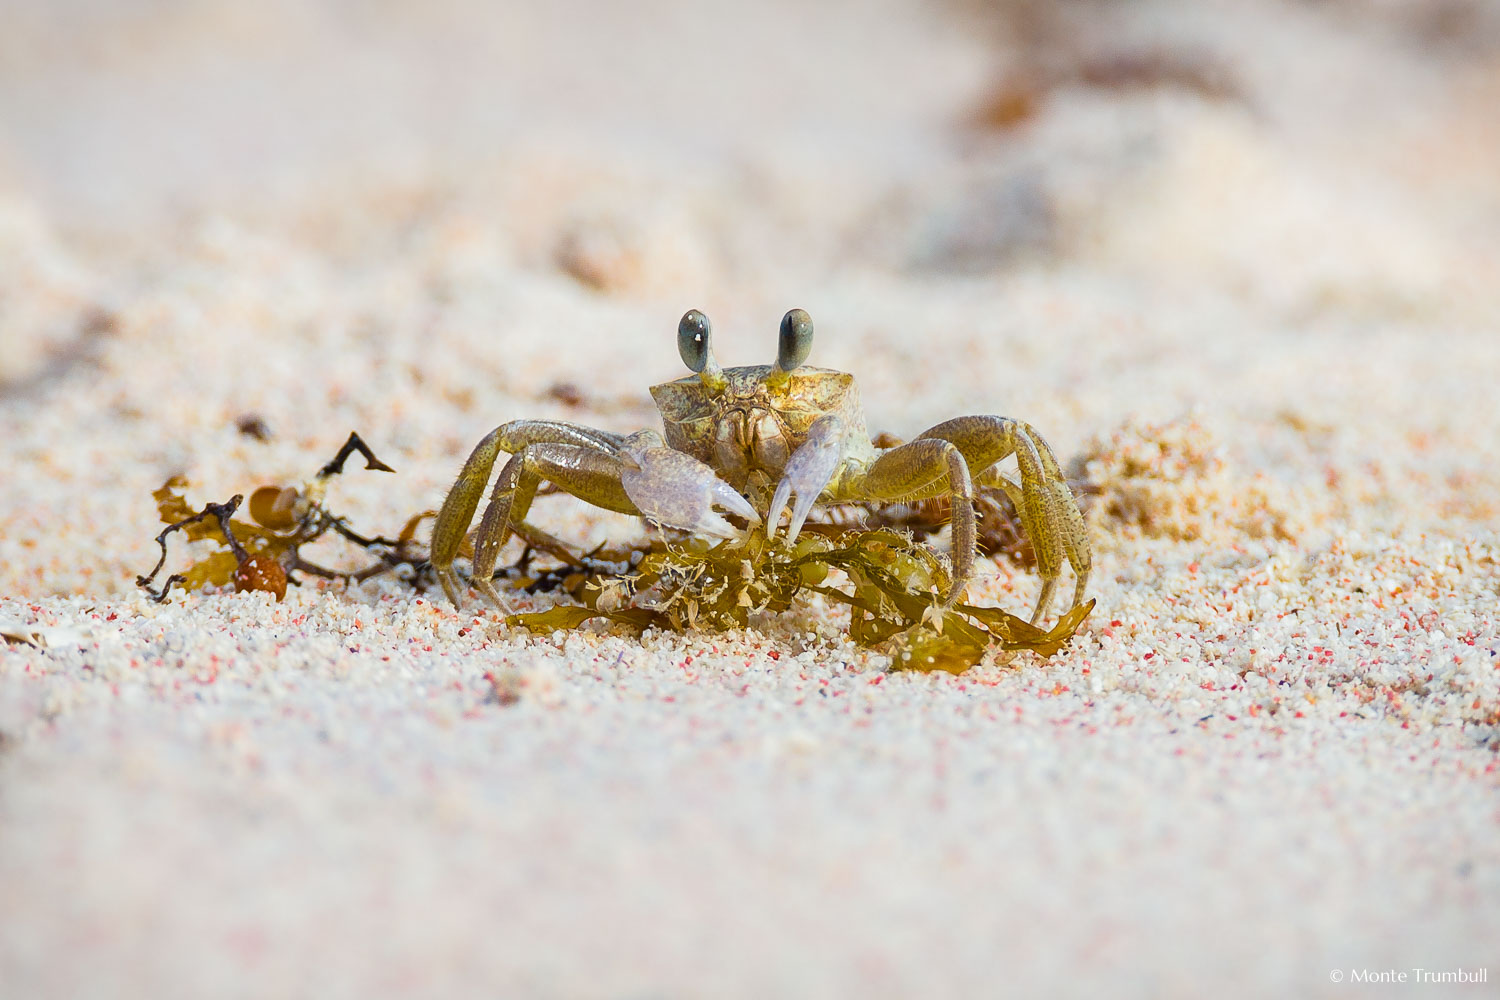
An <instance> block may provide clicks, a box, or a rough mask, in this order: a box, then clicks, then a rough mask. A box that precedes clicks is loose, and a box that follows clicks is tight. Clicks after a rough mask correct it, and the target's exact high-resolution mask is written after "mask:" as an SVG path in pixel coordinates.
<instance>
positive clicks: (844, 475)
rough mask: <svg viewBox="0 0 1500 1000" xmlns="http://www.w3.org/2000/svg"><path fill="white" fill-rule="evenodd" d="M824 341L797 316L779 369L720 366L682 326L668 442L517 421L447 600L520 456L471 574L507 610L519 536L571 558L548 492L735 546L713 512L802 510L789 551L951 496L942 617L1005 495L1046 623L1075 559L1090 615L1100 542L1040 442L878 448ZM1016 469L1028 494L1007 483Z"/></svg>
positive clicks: (666, 394) (1000, 430) (1011, 426)
mask: <svg viewBox="0 0 1500 1000" xmlns="http://www.w3.org/2000/svg"><path fill="white" fill-rule="evenodd" d="M812 335H813V327H812V320H811V318H809V316H808V315H807V313H806V312H804V311H802V310H801V309H793V310H791V311H790V312H788V313H787V314H786V316H785V317H783V319H782V321H781V337H780V344H779V349H778V352H777V357H776V363H775V364H774V365H752V366H748V367H743V368H727V369H726V368H720V367H719V365H718V363H717V362H716V361H715V360H714V356H713V352H712V350H711V348H710V342H709V341H710V326H709V322H708V317H707V316H705V315H704V314H703V313H701V312H699V311H698V310H696V309H693V310H689V311H688V312H687V313H686V314H685V315H684V316H683V317H682V321H681V322H680V323H679V324H678V328H677V349H678V352H679V353H680V354H681V356H682V360H683V363H684V364H686V365H687V367H688V368H689V369H690V370H691V371H692V372H693V373H694V374H692V375H689V376H687V377H685V378H681V379H678V380H677V381H675V382H666V383H663V384H661V385H657V386H653V387H652V388H651V396H652V398H653V399H654V400H655V401H656V405H657V408H658V409H659V410H660V411H661V416H662V424H663V431H664V434H658V433H657V432H656V431H653V430H642V431H637V432H636V433H634V434H630V435H620V434H614V433H611V432H609V431H601V430H595V429H594V428H591V427H585V426H582V425H579V424H572V423H566V422H563V421H557V420H513V421H511V422H510V423H506V424H502V425H501V426H499V427H497V428H495V429H494V430H493V431H491V432H490V433H489V434H487V435H486V436H485V438H484V439H483V440H482V441H480V442H479V444H478V446H476V447H475V449H474V451H473V453H472V454H470V455H469V459H468V461H466V462H465V463H464V467H463V470H462V471H460V472H459V474H458V480H457V481H456V482H455V483H454V484H453V488H452V489H451V490H449V492H448V496H447V498H446V499H445V500H444V501H443V507H442V510H441V511H440V512H439V513H438V516H437V521H436V523H435V524H434V526H433V530H432V551H431V558H432V567H433V571H434V573H435V575H436V576H437V579H438V580H439V581H440V582H441V583H442V586H443V591H444V592H445V593H446V594H447V595H448V599H449V600H451V601H452V602H453V603H454V604H455V605H459V606H461V601H460V599H459V589H458V579H457V577H456V574H455V572H454V569H453V560H454V558H455V557H456V556H457V554H458V550H459V546H460V544H461V543H462V542H463V539H464V536H465V534H466V533H467V532H468V529H469V523H470V522H471V521H472V520H473V517H474V512H475V510H476V509H478V506H479V500H480V498H481V497H482V496H483V495H484V491H485V486H486V484H487V483H488V482H489V478H490V473H491V471H492V470H493V469H494V466H495V461H496V459H497V458H498V457H499V455H500V453H501V452H507V453H509V454H510V456H511V457H510V459H509V461H507V462H506V463H505V466H504V467H503V468H502V469H501V472H500V475H499V477H498V478H497V479H496V481H495V487H494V492H493V494H492V495H491V499H490V503H489V506H488V507H487V508H486V509H485V512H484V517H483V518H482V519H481V520H480V524H479V530H478V533H477V534H476V536H475V543H474V560H473V572H472V574H471V580H472V583H473V585H474V586H476V587H478V588H479V589H480V590H481V591H482V592H483V593H484V595H485V596H486V597H488V598H489V599H490V600H491V601H492V602H493V603H494V604H495V606H496V607H498V608H499V609H501V610H502V611H505V610H507V609H506V606H505V602H504V601H503V600H502V599H501V597H500V594H499V593H498V591H496V589H495V586H494V583H493V582H492V576H493V574H494V569H495V563H496V560H497V558H498V556H499V553H500V549H501V546H503V545H504V544H505V542H506V541H507V540H508V539H509V538H510V536H511V534H512V533H516V534H519V535H521V536H522V537H523V538H526V539H527V540H529V541H532V542H533V543H540V544H543V545H545V546H546V547H549V548H554V549H555V548H559V547H560V543H558V542H557V541H556V540H555V539H552V538H550V537H548V536H546V535H545V534H544V533H543V532H541V531H539V530H538V529H536V528H534V527H532V526H530V525H528V524H526V515H527V513H528V511H529V510H530V508H531V503H532V500H533V498H534V497H535V496H536V491H537V487H539V486H540V485H541V484H542V483H543V482H544V481H545V482H550V483H553V484H554V485H556V486H557V487H559V488H560V489H562V490H563V491H564V492H567V493H571V494H572V495H573V496H575V497H578V498H579V499H581V500H586V501H588V502H589V503H591V504H594V505H595V506H598V507H603V508H605V509H607V510H614V511H619V512H621V513H625V514H637V515H640V516H642V517H646V518H648V519H650V520H652V521H656V522H658V523H660V524H664V525H667V526H670V527H673V528H680V529H682V530H685V531H689V532H694V533H698V534H704V535H713V536H718V537H723V538H734V537H736V536H737V535H738V531H737V530H736V529H735V528H734V526H733V525H731V524H730V523H729V521H727V520H725V518H724V517H723V516H721V515H720V514H719V513H717V512H716V511H715V510H714V509H713V508H714V507H720V508H723V509H724V510H727V511H729V512H730V513H733V514H737V515H739V516H740V517H743V518H745V519H746V521H748V522H751V523H760V522H762V521H763V522H764V524H765V530H766V534H767V536H768V538H771V539H774V538H775V536H776V532H777V529H778V527H779V524H780V521H781V516H782V514H783V513H784V512H785V511H786V510H787V505H788V504H789V503H790V504H791V518H790V521H789V522H788V524H787V528H786V534H785V541H786V543H787V544H790V543H792V542H794V541H795V540H796V538H797V534H798V532H799V531H801V529H802V525H803V523H804V521H806V519H807V516H808V514H809V513H810V512H811V511H812V509H813V507H814V506H815V505H817V504H836V503H851V502H863V503H869V502H898V501H900V502H907V501H913V500H920V499H927V498H931V497H937V496H942V495H943V494H948V495H949V496H950V497H951V500H952V504H951V507H952V511H953V522H952V523H953V556H952V569H953V572H952V586H951V587H950V588H949V591H948V593H946V594H943V595H941V597H940V598H939V602H938V604H937V606H936V607H937V608H938V609H940V610H946V609H948V608H951V607H952V606H953V605H954V604H955V603H956V602H957V601H958V600H959V599H960V598H961V597H962V596H963V592H964V588H965V586H966V584H967V583H968V580H969V577H970V575H971V574H972V572H973V567H974V551H975V520H974V509H973V505H972V497H973V489H974V487H975V486H976V485H980V486H998V487H1000V488H1001V489H1002V490H1004V492H1005V493H1006V494H1007V495H1008V496H1009V497H1010V498H1011V500H1012V501H1013V502H1014V504H1015V507H1016V511H1017V512H1018V514H1019V516H1020V520H1021V524H1022V527H1023V528H1024V529H1025V531H1026V534H1027V535H1028V536H1029V537H1030V539H1031V541H1032V544H1033V547H1034V548H1035V550H1036V559H1037V569H1038V573H1039V575H1040V576H1041V578H1042V590H1041V594H1040V596H1039V597H1038V598H1037V603H1036V608H1035V609H1034V610H1033V612H1032V616H1031V620H1032V622H1033V623H1035V622H1037V621H1039V620H1040V619H1041V617H1042V615H1043V614H1045V613H1046V610H1047V607H1048V605H1049V604H1050V603H1051V600H1052V595H1053V591H1054V590H1055V588H1056V585H1057V579H1058V576H1059V575H1060V573H1061V571H1062V563H1063V559H1064V558H1065V557H1066V559H1067V561H1068V563H1069V564H1070V565H1071V566H1072V569H1073V574H1074V576H1075V578H1076V580H1077V584H1076V587H1075V589H1074V593H1073V603H1074V604H1075V605H1076V604H1078V603H1080V602H1081V601H1082V599H1083V592H1084V588H1085V586H1086V585H1087V583H1088V576H1089V566H1090V556H1089V544H1088V535H1087V532H1086V530H1085V527H1084V522H1083V516H1082V514H1080V512H1079V510H1078V505H1077V503H1076V502H1075V501H1074V499H1073V494H1072V492H1071V491H1070V490H1069V489H1068V484H1067V481H1066V479H1065V478H1064V477H1063V474H1062V470H1061V469H1060V468H1059V467H1058V464H1057V459H1056V458H1055V457H1054V456H1053V454H1052V449H1051V448H1049V447H1048V445H1047V443H1046V442H1045V441H1044V440H1042V437H1041V435H1039V434H1038V433H1037V432H1036V431H1035V430H1034V429H1033V428H1032V427H1031V426H1030V425H1029V424H1026V423H1023V422H1021V421H1018V420H1012V419H1010V418H1008V417H998V416H969V417H957V418H955V419H953V420H946V421H944V422H943V423H940V424H938V425H937V426H935V427H931V428H929V429H928V430H926V431H923V432H922V433H921V434H920V435H918V436H917V438H916V439H915V440H912V441H909V442H907V443H905V444H902V445H898V446H896V447H893V448H884V449H882V448H877V447H876V446H875V445H874V444H873V443H872V442H871V440H870V436H869V434H868V432H867V431H866V429H865V418H864V411H863V409H862V408H861V406H860V401H859V390H858V388H857V387H856V385H855V382H854V376H852V375H848V374H845V373H844V372H838V371H832V370H829V369H825V368H811V367H807V366H804V365H803V362H804V361H805V360H806V359H807V355H808V353H809V351H810V350H811V348H812ZM1011 455H1015V456H1016V463H1017V468H1018V471H1019V473H1020V482H1016V481H1014V480H1012V479H1011V478H1010V477H1008V476H1006V475H1005V474H1004V473H1002V472H1001V471H1000V470H999V463H1000V462H1001V460H1003V459H1005V458H1007V457H1009V456H1011ZM794 498H795V499H794ZM762 512H764V516H762Z"/></svg>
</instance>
